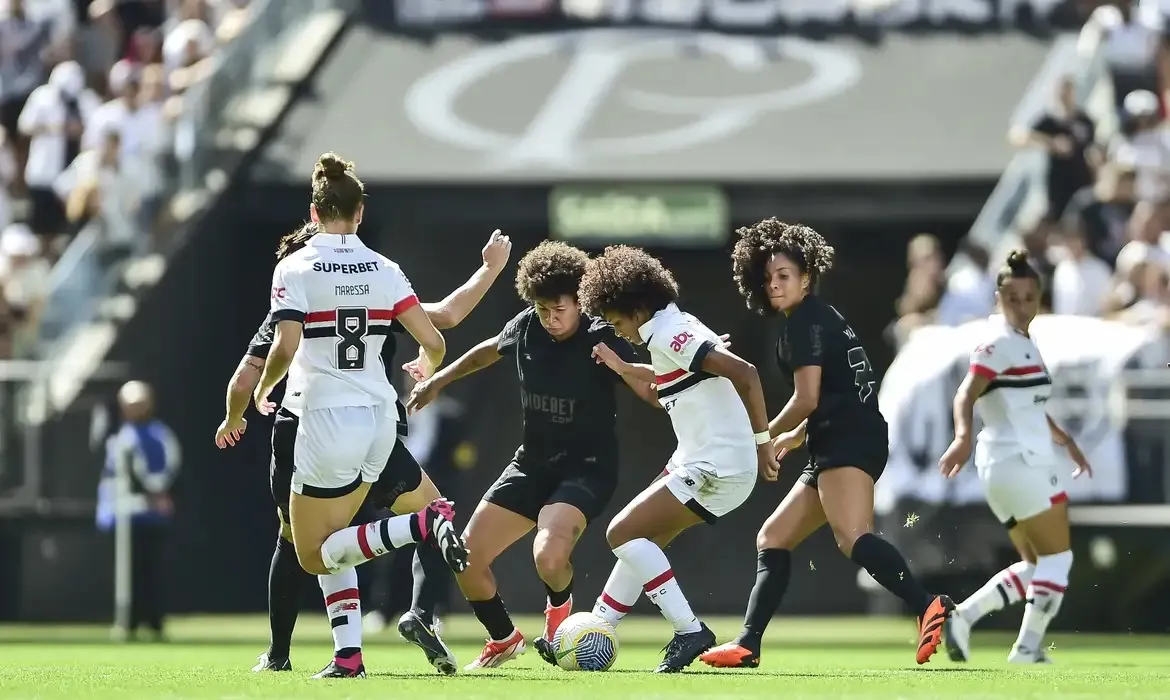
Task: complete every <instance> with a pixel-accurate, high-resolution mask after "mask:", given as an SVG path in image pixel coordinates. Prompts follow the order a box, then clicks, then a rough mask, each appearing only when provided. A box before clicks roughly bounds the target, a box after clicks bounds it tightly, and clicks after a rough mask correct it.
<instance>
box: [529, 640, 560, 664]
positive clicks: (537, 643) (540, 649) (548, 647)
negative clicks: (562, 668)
mask: <svg viewBox="0 0 1170 700" xmlns="http://www.w3.org/2000/svg"><path fill="white" fill-rule="evenodd" d="M532 648H533V649H536V653H537V654H540V658H542V659H544V660H545V661H547V662H549V663H550V664H552V665H553V666H559V665H560V664H558V663H557V653H556V652H555V651H553V645H552V642H550V641H548V640H547V639H545V638H544V637H537V638H536V640H534V641H533V642H532Z"/></svg>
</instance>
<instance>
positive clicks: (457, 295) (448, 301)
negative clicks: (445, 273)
mask: <svg viewBox="0 0 1170 700" xmlns="http://www.w3.org/2000/svg"><path fill="white" fill-rule="evenodd" d="M511 250H512V241H511V240H509V239H508V237H507V236H505V235H503V234H502V233H500V231H499V229H497V230H495V231H493V232H492V235H491V237H490V238H489V239H488V242H487V245H485V246H484V247H483V252H482V255H483V265H481V266H480V268H479V269H478V270H476V271H475V274H473V275H472V276H471V277H470V278H469V279H468V280H467V281H466V282H464V283H463V284H462V285H460V287H459V288H458V289H456V290H455V291H453V292H451V293H450V294H448V295H447V296H446V298H444V299H443V300H442V301H440V302H423V305H422V307H423V310H424V311H426V312H427V316H430V317H431V322H432V323H434V324H435V327H436V328H438V329H439V330H446V329H448V328H454V327H455V326H458V325H459V324H460V323H462V322H463V319H465V318H467V315H468V314H470V313H471V312H472V310H473V309H475V307H476V306H477V305H478V304H479V302H480V301H481V300H482V299H483V295H484V294H487V290H488V289H490V288H491V286H492V284H494V283H495V281H496V279H497V278H498V277H499V276H500V272H502V271H503V269H504V265H506V264H507V263H508V254H509V253H510V252H511Z"/></svg>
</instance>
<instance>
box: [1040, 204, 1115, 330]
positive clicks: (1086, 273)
mask: <svg viewBox="0 0 1170 700" xmlns="http://www.w3.org/2000/svg"><path fill="white" fill-rule="evenodd" d="M1062 242H1063V255H1062V256H1061V258H1062V259H1061V260H1060V262H1058V263H1057V264H1056V270H1055V272H1054V273H1053V275H1052V312H1053V313H1056V314H1068V315H1072V316H1100V315H1101V313H1102V312H1103V311H1104V307H1105V300H1106V298H1107V297H1108V296H1109V290H1110V288H1111V286H1112V281H1113V270H1111V269H1110V268H1109V265H1108V264H1107V263H1105V261H1103V260H1101V259H1100V258H1098V257H1096V256H1095V255H1093V254H1092V252H1090V250H1089V243H1088V237H1087V236H1086V235H1085V230H1084V228H1083V227H1082V226H1081V225H1080V224H1079V221H1077V220H1072V221H1069V222H1068V223H1067V224H1066V226H1065V229H1064V235H1063V240H1062Z"/></svg>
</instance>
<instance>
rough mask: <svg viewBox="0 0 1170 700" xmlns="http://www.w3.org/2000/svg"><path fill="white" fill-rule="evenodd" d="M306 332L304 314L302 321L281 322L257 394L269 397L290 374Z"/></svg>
mask: <svg viewBox="0 0 1170 700" xmlns="http://www.w3.org/2000/svg"><path fill="white" fill-rule="evenodd" d="M304 332H305V324H304V314H301V320H298V321H292V320H281V321H278V322H277V324H276V334H275V336H274V337H273V339H272V348H271V349H269V350H268V358H267V359H265V360H264V372H263V374H261V376H260V384H259V386H257V387H256V392H255V393H256V394H260V393H262V394H263V395H265V396H267V395H268V394H270V393H271V392H272V390H273V389H274V388H276V385H277V384H279V383H280V381H281V380H282V379H284V375H286V374H288V368H289V366H290V365H291V364H292V360H293V355H295V354H296V352H297V348H299V347H300V345H301V337H302V336H303V335H304Z"/></svg>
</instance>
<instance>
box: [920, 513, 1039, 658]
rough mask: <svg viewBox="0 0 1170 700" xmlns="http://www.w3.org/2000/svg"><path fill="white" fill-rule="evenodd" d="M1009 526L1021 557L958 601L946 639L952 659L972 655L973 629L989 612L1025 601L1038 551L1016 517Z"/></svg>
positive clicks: (944, 639) (946, 631) (948, 626)
mask: <svg viewBox="0 0 1170 700" xmlns="http://www.w3.org/2000/svg"><path fill="white" fill-rule="evenodd" d="M1007 525H1008V526H1009V527H1010V528H1011V529H1009V530H1008V537H1010V538H1011V540H1012V544H1013V545H1015V548H1016V551H1017V552H1019V554H1020V560H1019V561H1018V562H1016V563H1015V564H1012V565H1011V566H1009V567H1007V568H1006V569H1004V570H1003V571H1000V572H999V573H997V574H996V575H995V576H992V577H991V578H990V579H988V580H987V583H985V584H983V587H982V588H980V589H979V590H977V591H975V592H974V593H972V594H971V596H970V597H969V598H967V599H966V600H964V601H963V602H962V603H959V604H958V606H956V607H955V610H954V611H952V612H951V614H950V616H949V617H948V618H947V624H946V627H945V628H944V629H943V632H944V634H943V642H944V643H945V644H946V648H947V656H949V657H950V658H951V661H956V662H965V661H968V660H969V659H970V658H971V628H972V627H973V626H974V625H975V624H976V623H978V622H979V621H980V620H982V619H983V618H984V617H986V616H987V615H990V614H991V613H993V612H996V611H998V610H1002V609H1003V608H1005V607H1007V606H1009V605H1013V604H1015V603H1019V602H1020V601H1022V600H1024V598H1025V593H1026V591H1027V590H1028V586H1030V585H1032V575H1033V574H1034V573H1035V571H1036V551H1035V550H1034V549H1033V548H1032V545H1031V543H1030V542H1028V540H1027V539H1026V538H1025V537H1024V535H1023V533H1022V532H1020V529H1019V528H1018V527H1016V522H1015V520H1014V519H1011V520H1009V522H1008V523H1007Z"/></svg>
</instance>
